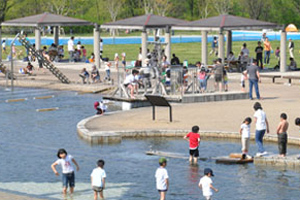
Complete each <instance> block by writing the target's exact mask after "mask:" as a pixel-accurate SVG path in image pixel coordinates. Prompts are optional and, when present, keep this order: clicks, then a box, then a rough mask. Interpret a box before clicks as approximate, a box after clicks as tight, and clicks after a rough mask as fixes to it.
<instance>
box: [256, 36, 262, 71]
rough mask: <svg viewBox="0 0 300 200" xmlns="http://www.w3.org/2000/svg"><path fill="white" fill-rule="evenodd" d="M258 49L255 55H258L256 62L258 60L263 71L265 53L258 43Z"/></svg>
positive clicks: (258, 64)
mask: <svg viewBox="0 0 300 200" xmlns="http://www.w3.org/2000/svg"><path fill="white" fill-rule="evenodd" d="M257 45H258V46H257V47H256V48H255V53H256V60H257V66H259V68H260V69H263V63H262V60H263V51H264V48H263V47H262V46H261V42H260V41H258V43H257Z"/></svg>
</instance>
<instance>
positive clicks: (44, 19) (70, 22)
mask: <svg viewBox="0 0 300 200" xmlns="http://www.w3.org/2000/svg"><path fill="white" fill-rule="evenodd" d="M1 25H2V26H34V27H38V26H86V25H94V24H93V23H92V22H88V21H85V20H82V19H76V18H72V17H66V16H62V15H56V14H51V13H47V12H46V13H42V14H38V15H32V16H28V17H23V18H18V19H12V20H8V21H5V22H3V23H2V24H1Z"/></svg>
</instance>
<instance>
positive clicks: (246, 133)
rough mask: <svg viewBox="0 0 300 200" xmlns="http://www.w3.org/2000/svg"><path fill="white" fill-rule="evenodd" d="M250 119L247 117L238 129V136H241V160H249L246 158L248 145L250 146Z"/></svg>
mask: <svg viewBox="0 0 300 200" xmlns="http://www.w3.org/2000/svg"><path fill="white" fill-rule="evenodd" d="M251 121H252V120H251V118H250V117H247V118H246V119H245V120H244V122H243V124H242V125H241V128H240V134H241V135H242V153H243V155H242V159H245V158H250V156H248V155H247V154H248V151H249V145H250V124H251Z"/></svg>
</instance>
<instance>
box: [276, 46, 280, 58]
mask: <svg viewBox="0 0 300 200" xmlns="http://www.w3.org/2000/svg"><path fill="white" fill-rule="evenodd" d="M275 58H276V59H277V60H279V59H280V49H279V47H277V48H276V51H275Z"/></svg>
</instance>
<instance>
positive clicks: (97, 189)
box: [91, 160, 106, 200]
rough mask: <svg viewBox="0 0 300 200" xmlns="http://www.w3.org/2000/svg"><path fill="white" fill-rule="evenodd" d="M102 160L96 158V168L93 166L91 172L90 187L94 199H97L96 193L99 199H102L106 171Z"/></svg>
mask: <svg viewBox="0 0 300 200" xmlns="http://www.w3.org/2000/svg"><path fill="white" fill-rule="evenodd" d="M104 164H105V162H104V160H98V162H97V166H98V167H97V168H95V169H94V170H93V172H92V174H91V182H92V188H93V190H94V200H97V199H98V194H99V197H100V199H104V197H103V190H104V189H105V178H106V173H105V171H104V169H103V167H104Z"/></svg>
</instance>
